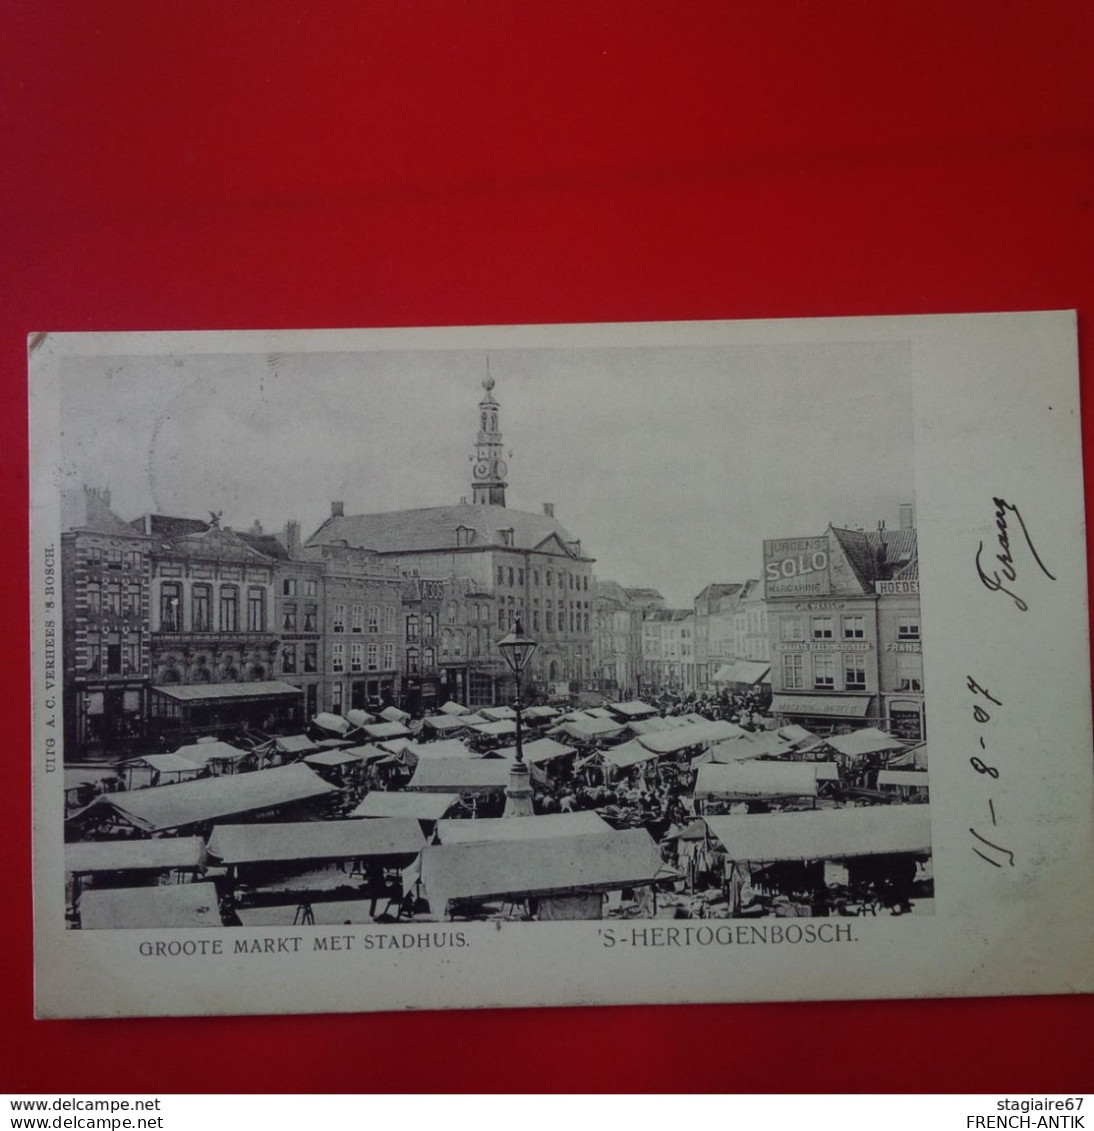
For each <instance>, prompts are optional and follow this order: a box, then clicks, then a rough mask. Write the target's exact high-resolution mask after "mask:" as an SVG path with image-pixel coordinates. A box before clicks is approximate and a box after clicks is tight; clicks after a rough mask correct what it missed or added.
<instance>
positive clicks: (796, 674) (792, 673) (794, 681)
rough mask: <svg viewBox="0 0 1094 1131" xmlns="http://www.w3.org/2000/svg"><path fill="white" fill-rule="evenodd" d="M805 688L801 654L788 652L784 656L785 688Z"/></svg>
mask: <svg viewBox="0 0 1094 1131" xmlns="http://www.w3.org/2000/svg"><path fill="white" fill-rule="evenodd" d="M804 686H805V683H804V680H803V679H802V658H801V653H799V652H788V653H787V654H786V655H785V656H783V687H787V688H791V689H794V688H801V687H804Z"/></svg>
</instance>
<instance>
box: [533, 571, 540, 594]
mask: <svg viewBox="0 0 1094 1131" xmlns="http://www.w3.org/2000/svg"><path fill="white" fill-rule="evenodd" d="M532 584H533V585H534V586H535V587H536V588H537V589H538V588H539V570H538V569H534V570H532Z"/></svg>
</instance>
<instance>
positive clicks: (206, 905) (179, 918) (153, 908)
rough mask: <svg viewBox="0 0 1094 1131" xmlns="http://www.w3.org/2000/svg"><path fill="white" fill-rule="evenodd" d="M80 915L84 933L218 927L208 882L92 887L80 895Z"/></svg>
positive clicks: (214, 892) (213, 893)
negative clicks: (152, 885)
mask: <svg viewBox="0 0 1094 1131" xmlns="http://www.w3.org/2000/svg"><path fill="white" fill-rule="evenodd" d="M79 912H80V926H81V927H83V929H84V930H85V931H95V930H131V929H136V928H151V927H219V926H221V921H220V907H219V905H218V903H217V889H216V886H215V885H214V884H207V883H201V884H168V885H167V886H165V887H143V888H93V889H92V890H91V891H85V892H84V893H83V895H81V896H80V906H79Z"/></svg>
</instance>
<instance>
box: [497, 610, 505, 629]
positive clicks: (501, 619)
mask: <svg viewBox="0 0 1094 1131" xmlns="http://www.w3.org/2000/svg"><path fill="white" fill-rule="evenodd" d="M504 627H505V606H504V605H499V606H498V628H504Z"/></svg>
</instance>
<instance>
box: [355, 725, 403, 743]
mask: <svg viewBox="0 0 1094 1131" xmlns="http://www.w3.org/2000/svg"><path fill="white" fill-rule="evenodd" d="M361 729H362V730H363V731H364V732H365V734H367V735H368V736H369V738H371V739H373V740H376V739H381V738H405V737H406V736H407V735H409V734H410V731H408V730H407V729H406V727H405V726H403V724H402V723H373V724H372V725H371V726H367V727H362V728H361Z"/></svg>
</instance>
